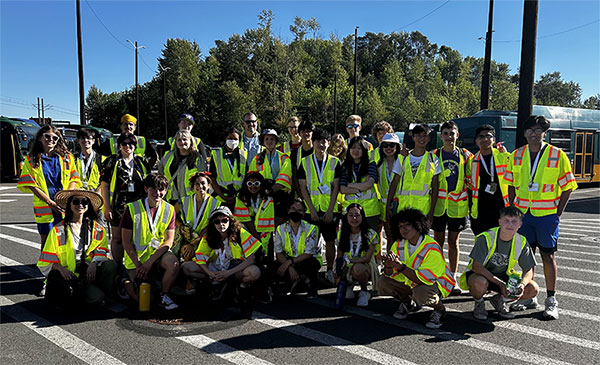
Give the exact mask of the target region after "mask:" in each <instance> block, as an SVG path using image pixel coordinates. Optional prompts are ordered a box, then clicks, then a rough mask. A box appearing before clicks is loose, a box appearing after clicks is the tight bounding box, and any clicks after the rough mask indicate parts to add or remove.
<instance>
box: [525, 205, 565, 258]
mask: <svg viewBox="0 0 600 365" xmlns="http://www.w3.org/2000/svg"><path fill="white" fill-rule="evenodd" d="M559 221H560V220H559V218H558V215H557V214H550V215H545V216H543V217H534V216H533V215H531V213H529V212H527V213H526V214H525V216H524V217H523V225H522V226H521V228H520V229H519V233H520V234H522V235H523V236H525V238H527V242H529V245H531V247H532V248H536V247H539V249H540V251H542V252H544V253H552V252H555V251H556V250H557V249H558V247H557V243H558V242H557V241H558V223H559Z"/></svg>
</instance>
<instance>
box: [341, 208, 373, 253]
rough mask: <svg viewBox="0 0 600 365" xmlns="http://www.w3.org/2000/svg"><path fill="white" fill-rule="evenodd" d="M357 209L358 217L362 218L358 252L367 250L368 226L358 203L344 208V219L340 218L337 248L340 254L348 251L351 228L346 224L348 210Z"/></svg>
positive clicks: (363, 211)
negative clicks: (340, 224) (340, 226)
mask: <svg viewBox="0 0 600 365" xmlns="http://www.w3.org/2000/svg"><path fill="white" fill-rule="evenodd" d="M353 208H354V209H358V211H359V212H360V215H361V217H362V221H361V223H360V242H361V244H360V250H359V251H367V250H368V249H369V238H368V237H369V236H368V234H369V224H368V223H367V215H366V214H365V210H364V209H363V207H362V206H361V205H360V204H358V203H352V204H350V205H349V206H348V208H346V214H344V218H342V228H341V229H340V242H339V248H340V250H341V251H342V252H348V251H350V233H351V227H350V223H348V212H350V209H353Z"/></svg>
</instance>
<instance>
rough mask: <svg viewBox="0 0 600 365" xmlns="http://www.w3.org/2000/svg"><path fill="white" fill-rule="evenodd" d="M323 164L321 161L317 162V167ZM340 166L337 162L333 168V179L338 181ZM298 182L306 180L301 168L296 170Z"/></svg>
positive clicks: (304, 172) (340, 173)
mask: <svg viewBox="0 0 600 365" xmlns="http://www.w3.org/2000/svg"><path fill="white" fill-rule="evenodd" d="M322 163H323V160H321V161H319V160H317V164H319V166H320V165H321V164H322ZM342 170H343V169H342V164H341V163H339V162H338V164H337V166H336V167H335V172H334V177H333V178H334V179H339V178H341V177H342ZM297 178H298V180H300V179H302V180H306V171H305V170H304V169H303V168H302V167H301V168H299V169H298V175H297Z"/></svg>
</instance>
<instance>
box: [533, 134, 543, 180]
mask: <svg viewBox="0 0 600 365" xmlns="http://www.w3.org/2000/svg"><path fill="white" fill-rule="evenodd" d="M544 149H546V144H545V143H544V142H542V146H541V148H540V150H539V151H537V153H536V154H535V161H534V162H533V166H531V161H529V165H530V166H531V171H530V178H529V181H533V178H534V177H535V173H536V172H537V168H538V162H540V156H541V155H543V154H544Z"/></svg>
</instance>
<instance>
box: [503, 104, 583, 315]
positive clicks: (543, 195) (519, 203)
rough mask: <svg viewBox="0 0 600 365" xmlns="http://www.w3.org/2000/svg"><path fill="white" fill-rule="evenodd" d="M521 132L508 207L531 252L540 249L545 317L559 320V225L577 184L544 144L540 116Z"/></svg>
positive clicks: (562, 157) (509, 174)
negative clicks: (519, 215) (516, 214)
mask: <svg viewBox="0 0 600 365" xmlns="http://www.w3.org/2000/svg"><path fill="white" fill-rule="evenodd" d="M524 128H525V138H526V139H527V144H526V145H525V146H522V147H519V148H517V149H516V150H515V151H514V152H513V153H512V155H511V158H510V162H509V163H508V167H507V169H506V173H505V174H504V180H506V181H507V183H508V184H509V187H508V201H509V203H511V204H514V205H515V206H516V207H517V208H519V209H520V210H521V211H522V212H523V213H524V214H525V216H524V217H523V225H522V226H521V228H520V229H519V233H520V234H522V235H523V236H525V238H527V242H529V244H530V245H531V247H532V248H533V250H534V252H535V250H536V249H538V248H539V249H540V254H541V256H542V264H543V266H544V277H545V279H546V291H547V297H546V301H545V303H544V306H545V309H544V317H546V318H549V319H558V301H557V300H556V296H555V294H556V278H557V275H558V274H557V268H556V257H555V253H556V250H557V241H558V225H559V222H560V216H561V215H562V213H563V212H564V210H565V207H566V206H567V203H568V202H569V198H570V197H571V192H572V191H573V190H575V189H577V183H576V182H575V176H574V175H573V172H572V169H571V163H570V162H569V158H568V157H567V155H566V154H565V153H564V152H563V151H562V150H561V149H560V148H557V147H555V146H552V145H551V144H548V143H545V142H544V137H545V136H546V132H547V131H548V129H550V122H549V121H548V120H546V118H545V117H543V116H538V115H532V116H530V117H529V119H527V121H526V122H525V125H524ZM521 304H524V305H525V306H528V304H530V305H531V306H533V305H534V304H536V303H535V302H533V303H521ZM517 308H518V307H516V306H515V309H517Z"/></svg>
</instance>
